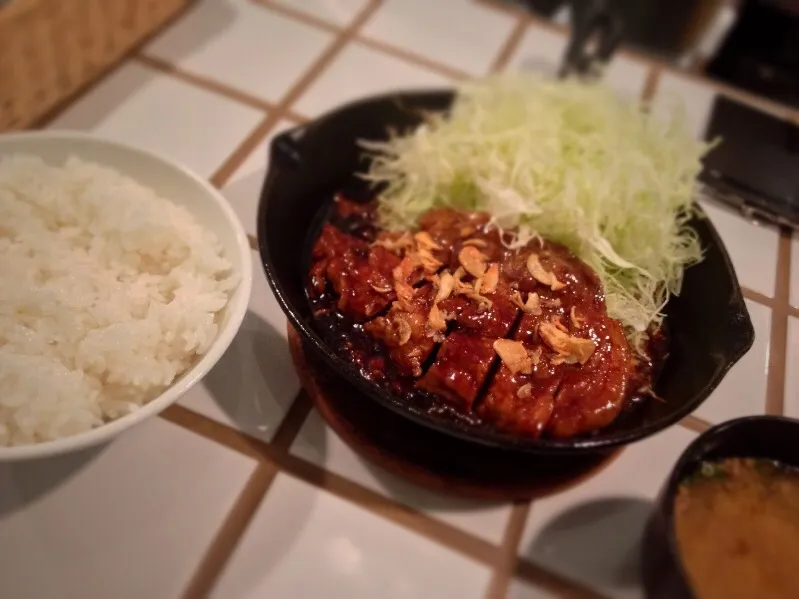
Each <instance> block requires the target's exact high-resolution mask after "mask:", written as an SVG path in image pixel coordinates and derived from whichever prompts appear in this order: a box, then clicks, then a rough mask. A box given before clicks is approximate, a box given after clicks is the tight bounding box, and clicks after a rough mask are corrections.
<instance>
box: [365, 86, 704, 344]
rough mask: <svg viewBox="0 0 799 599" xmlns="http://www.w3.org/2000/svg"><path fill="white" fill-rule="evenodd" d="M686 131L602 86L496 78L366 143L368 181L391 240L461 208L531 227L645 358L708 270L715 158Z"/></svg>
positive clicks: (525, 234)
mask: <svg viewBox="0 0 799 599" xmlns="http://www.w3.org/2000/svg"><path fill="white" fill-rule="evenodd" d="M683 117H684V115H683V113H682V112H681V111H675V112H673V113H672V114H671V115H668V116H667V117H665V118H664V117H662V116H661V117H655V116H652V115H650V114H649V113H648V111H647V110H646V109H645V108H644V107H643V106H641V105H640V104H639V103H637V102H634V101H631V100H625V99H622V98H620V97H618V96H617V95H616V94H615V93H614V92H612V91H610V90H609V89H608V88H606V87H605V86H603V85H602V84H599V83H585V82H578V81H574V80H567V81H555V80H551V79H545V78H543V77H539V76H536V75H531V74H525V75H501V76H493V77H490V78H487V79H484V80H480V81H472V82H469V83H467V84H465V85H463V86H462V87H461V88H460V89H459V90H458V94H457V97H456V100H455V102H454V104H453V107H452V109H451V111H450V113H449V114H448V115H447V116H443V115H428V116H427V118H426V121H425V122H424V124H422V125H421V126H420V127H418V128H417V129H416V130H415V131H414V132H413V133H411V134H409V135H404V136H396V135H394V136H392V137H391V138H390V139H389V140H388V141H363V142H361V143H362V144H363V146H364V147H365V148H366V149H367V150H368V151H370V152H371V153H372V154H373V160H372V162H371V166H370V168H369V170H368V172H367V173H364V174H363V175H362V176H363V177H364V178H366V179H368V180H370V181H372V182H374V183H375V184H382V186H383V187H384V189H383V191H382V192H381V194H380V198H379V208H378V216H379V219H380V221H381V225H382V226H384V227H386V228H388V229H392V230H397V229H408V228H413V226H414V225H415V223H416V221H417V219H418V218H419V216H420V215H422V214H423V213H424V212H426V211H427V210H429V209H431V208H436V207H445V206H449V207H453V208H457V209H462V210H483V211H486V212H488V213H489V214H491V216H492V223H493V225H495V226H496V227H498V228H499V229H501V230H505V229H510V228H516V227H518V229H519V233H518V235H517V236H516V238H515V240H514V244H515V245H517V246H518V245H522V244H525V243H527V242H528V241H529V240H530V239H533V238H535V237H538V236H540V237H543V238H546V239H549V240H552V241H555V242H559V243H562V244H564V245H565V246H567V247H568V248H569V249H571V250H572V251H573V252H574V253H575V254H576V255H577V256H578V257H579V258H581V259H582V260H583V261H585V262H586V263H587V264H588V265H590V266H591V267H592V268H593V269H594V270H595V271H596V272H597V274H598V275H599V277H600V279H601V281H602V283H603V285H604V290H605V298H606V303H607V307H608V312H609V314H610V315H611V317H613V318H616V319H618V320H619V321H621V322H622V323H623V324H624V325H625V327H626V329H627V332H628V337H629V338H630V340H631V342H632V343H633V344H634V346H635V347H637V348H639V349H641V348H642V345H641V342H642V341H643V340H644V339H645V338H646V333H647V331H648V330H651V329H650V327H651V326H652V325H658V324H660V322H662V318H663V314H662V309H663V307H664V305H665V303H666V301H667V300H668V297H669V294H670V293H671V294H675V295H676V294H678V293H679V291H680V287H681V284H682V274H683V270H684V268H685V267H686V266H688V265H690V264H693V263H695V262H697V261H699V260H701V248H700V245H699V240H698V238H697V236H696V233H695V232H694V231H693V230H692V229H691V228H690V227H689V226H688V225H687V221H688V220H689V219H690V217H691V215H692V212H693V211H692V198H693V193H694V185H695V179H696V176H697V174H698V173H699V170H700V159H701V158H702V156H703V155H704V153H705V152H706V151H707V149H708V147H709V146H708V144H705V143H703V142H699V141H696V140H695V139H694V138H693V136H692V135H691V134H690V133H689V131H688V129H687V127H686V126H685V123H684V120H685V119H684V118H683Z"/></svg>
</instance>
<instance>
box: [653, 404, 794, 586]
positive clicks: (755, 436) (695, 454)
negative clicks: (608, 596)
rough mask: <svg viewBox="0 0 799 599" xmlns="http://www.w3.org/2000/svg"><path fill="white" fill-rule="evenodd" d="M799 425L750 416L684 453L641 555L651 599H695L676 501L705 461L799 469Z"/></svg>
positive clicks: (663, 494) (713, 432) (709, 433)
mask: <svg viewBox="0 0 799 599" xmlns="http://www.w3.org/2000/svg"><path fill="white" fill-rule="evenodd" d="M798 438H799V420H793V419H791V418H785V417H782V416H749V417H746V418H738V419H736V420H730V421H728V422H724V423H722V424H719V425H717V426H714V427H713V428H711V429H708V430H707V431H705V432H704V433H703V434H701V435H700V436H699V437H697V439H696V440H694V442H693V443H691V445H689V446H688V448H687V449H686V450H685V451H684V452H683V454H682V455H681V456H680V458H679V460H678V461H677V463H676V465H675V466H674V469H673V470H672V471H671V474H670V475H669V478H668V479H667V480H666V483H665V484H664V486H663V489H662V490H661V492H660V494H659V496H658V499H657V501H656V503H655V508H654V510H653V511H652V514H651V516H650V518H649V521H648V522H647V525H646V528H645V532H644V541H643V547H642V552H641V568H642V576H643V583H644V589H645V590H646V597H647V598H648V599H695V598H696V595H695V594H694V592H693V590H692V589H691V585H690V583H689V579H688V574H687V571H686V569H685V565H684V564H683V562H682V558H681V556H680V551H679V546H678V544H677V535H676V530H675V521H674V500H675V498H676V496H677V491H678V489H679V486H680V483H682V482H683V481H684V480H685V479H686V478H687V477H689V476H690V475H691V474H693V473H694V472H695V471H696V470H697V469H698V468H699V466H700V464H701V463H702V462H704V461H707V460H722V459H725V458H760V459H765V460H773V461H776V462H780V463H782V464H784V465H786V466H793V467H796V468H799V444H798V443H797V442H796V440H797V439H798Z"/></svg>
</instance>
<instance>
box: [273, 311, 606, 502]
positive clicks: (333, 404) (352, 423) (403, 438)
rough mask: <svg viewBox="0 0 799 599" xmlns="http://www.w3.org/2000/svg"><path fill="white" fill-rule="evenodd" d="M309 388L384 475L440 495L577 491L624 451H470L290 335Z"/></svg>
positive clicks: (512, 496) (516, 496)
mask: <svg viewBox="0 0 799 599" xmlns="http://www.w3.org/2000/svg"><path fill="white" fill-rule="evenodd" d="M288 336H289V346H290V348H291V355H292V359H293V361H294V366H295V367H296V369H297V372H298V374H299V377H300V380H301V381H302V385H303V387H304V388H305V390H306V392H307V393H308V395H310V397H311V399H312V400H313V403H314V406H316V409H317V410H319V412H320V414H321V415H322V417H323V418H324V420H325V422H327V424H328V426H330V428H331V429H333V431H334V432H335V433H336V434H337V435H338V436H339V437H341V439H342V440H343V441H344V442H345V443H346V444H347V445H349V446H350V447H351V448H352V449H353V451H355V452H356V453H358V454H360V455H361V456H363V457H365V458H366V459H367V460H369V461H370V462H372V463H373V464H375V465H377V466H379V467H380V468H382V469H383V470H385V471H387V472H389V473H391V474H393V475H395V476H398V477H400V478H403V479H405V480H407V481H410V482H412V483H414V484H416V485H419V486H421V487H425V488H427V489H430V490H432V491H435V492H438V493H445V494H451V495H457V496H459V497H470V498H477V499H490V500H527V499H532V498H536V497H542V496H546V495H550V494H552V493H557V492H560V491H563V490H564V489H567V488H569V487H571V486H574V485H576V484H578V483H580V482H582V481H584V480H586V479H587V478H589V477H590V476H593V475H595V474H596V473H597V472H599V471H600V470H602V469H603V468H604V467H605V466H607V465H608V464H609V463H610V462H611V461H612V460H613V459H615V457H616V456H617V455H618V454H619V453H620V451H621V450H616V451H614V452H610V453H602V454H590V455H586V456H566V457H554V456H535V455H530V454H525V453H521V452H511V451H507V450H502V449H495V448H492V447H486V446H483V445H479V444H476V443H469V442H467V441H463V440H461V439H457V438H455V437H451V436H449V435H445V434H443V433H440V432H438V431H434V430H432V429H429V428H427V427H424V426H422V425H419V424H416V423H415V422H412V421H411V420H408V419H407V418H404V417H403V416H401V415H399V414H396V413H394V412H393V411H391V410H389V409H387V408H385V407H383V406H382V405H380V404H378V403H377V402H376V401H374V400H372V399H370V398H369V397H366V396H365V395H363V394H362V393H361V392H360V391H358V390H357V389H355V388H354V387H353V386H352V385H350V384H349V383H348V382H347V381H345V380H344V379H342V378H341V377H338V376H336V375H335V374H334V373H332V372H331V370H330V369H329V368H328V367H327V365H325V364H323V363H322V362H321V361H320V360H319V359H318V358H317V357H316V356H314V355H313V354H312V353H311V352H306V351H305V349H304V347H303V343H302V339H301V337H300V335H299V334H298V333H297V332H296V331H295V330H294V328H293V327H291V325H289V327H288Z"/></svg>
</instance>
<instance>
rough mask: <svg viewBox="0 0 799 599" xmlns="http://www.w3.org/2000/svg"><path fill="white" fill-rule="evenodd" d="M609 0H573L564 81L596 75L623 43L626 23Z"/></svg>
mask: <svg viewBox="0 0 799 599" xmlns="http://www.w3.org/2000/svg"><path fill="white" fill-rule="evenodd" d="M610 3H611V2H610V0H572V7H571V15H572V34H571V39H570V40H569V44H568V45H567V47H566V53H565V55H564V57H563V63H562V65H561V68H560V73H559V76H560V77H561V78H565V77H568V76H569V75H575V74H576V75H578V76H583V77H592V76H595V75H596V74H597V72H598V70H599V69H600V67H601V66H602V65H604V64H605V63H607V62H608V60H610V58H611V56H612V55H613V52H614V51H615V50H616V48H617V47H618V46H619V44H620V43H621V39H622V34H623V32H624V23H623V22H622V20H621V17H620V16H619V15H618V13H617V12H616V11H615V10H613V8H612V7H611V6H610Z"/></svg>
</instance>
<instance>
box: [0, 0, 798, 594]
mask: <svg viewBox="0 0 799 599" xmlns="http://www.w3.org/2000/svg"><path fill="white" fill-rule="evenodd" d="M353 24H359V27H358V28H355V29H353ZM521 26H522V24H521V21H520V20H519V18H518V17H517V16H515V15H513V14H512V13H510V12H508V11H505V10H499V9H497V8H495V7H492V6H490V4H489V3H488V2H479V1H476V0H440V1H439V0H437V1H436V2H429V1H426V0H385V1H384V2H382V4H381V5H380V6H376V2H374V1H373V0H308V1H306V0H260V1H254V0H202V1H200V2H198V3H197V4H196V5H195V6H194V7H193V8H192V9H191V10H190V11H189V12H187V13H186V14H185V15H184V16H182V17H181V18H180V19H178V21H177V22H176V23H174V24H173V25H172V26H171V27H170V28H169V29H167V30H166V31H165V32H163V33H162V34H161V35H159V36H158V37H157V38H156V39H154V40H153V41H151V42H150V43H149V44H148V45H147V46H146V47H145V48H144V49H142V50H141V54H142V55H143V56H144V57H145V59H144V60H140V59H139V58H138V57H135V56H134V57H132V58H130V59H129V60H127V62H125V63H124V64H122V65H121V66H119V67H118V68H117V69H116V70H115V71H114V72H113V73H111V74H110V75H109V76H107V77H106V78H105V80H103V81H102V82H101V83H100V84H99V85H97V86H95V87H93V88H92V89H91V91H89V92H88V93H86V94H84V95H83V96H82V97H81V98H79V99H78V100H76V101H75V102H74V103H73V104H72V105H71V106H70V107H68V108H67V109H66V110H65V111H64V112H63V113H61V114H60V115H59V116H58V117H57V118H56V119H55V120H54V121H53V122H52V123H51V125H50V126H52V127H57V128H73V129H82V130H87V131H92V132H95V133H97V134H100V135H104V136H107V137H111V138H114V139H118V140H122V141H125V142H129V143H133V144H138V145H142V146H145V147H147V148H150V149H153V150H155V151H157V152H159V153H162V154H164V155H167V156H170V157H172V158H173V159H176V160H178V161H180V162H182V163H185V164H186V165H187V166H189V167H190V168H192V169H193V170H195V171H197V172H199V173H200V174H202V175H204V176H206V177H211V176H212V175H213V176H214V181H215V182H217V183H218V184H219V185H220V186H221V187H222V191H223V193H224V195H225V196H226V197H227V199H228V200H229V201H230V202H231V204H232V206H233V207H234V209H235V211H236V213H237V214H238V215H239V217H240V218H241V220H242V222H243V223H244V226H245V228H246V230H247V232H248V233H249V234H250V235H251V236H253V237H254V236H255V234H256V229H255V222H256V209H257V203H258V195H259V193H260V188H261V184H262V181H263V177H264V173H265V167H266V160H267V154H266V147H267V144H268V141H269V140H270V139H271V138H272V136H274V135H275V134H276V133H278V132H280V131H282V130H284V129H286V128H289V127H291V126H294V125H296V124H298V122H297V119H303V118H311V117H314V116H316V115H318V114H320V113H322V112H324V111H326V110H328V109H330V108H332V107H334V106H336V105H338V104H340V103H342V102H346V101H348V100H350V99H354V98H357V97H360V96H363V95H366V94H371V93H377V92H383V91H387V90H392V89H398V88H403V87H423V86H445V85H450V84H451V83H452V82H453V78H460V77H465V76H474V75H481V74H485V73H486V72H488V71H489V70H490V69H491V68H498V69H536V70H542V71H545V72H550V73H551V72H553V71H554V69H555V68H556V67H557V65H558V62H559V60H560V56H561V54H562V52H563V48H564V45H565V39H564V36H563V34H562V33H560V32H559V31H557V30H556V29H553V28H551V27H548V26H542V25H540V24H532V23H530V24H527V25H525V26H524V28H523V30H522V31H519V27H521ZM514 32H515V33H520V34H521V35H518V36H514V35H513V34H514ZM512 39H515V40H516V43H515V44H514V45H513V46H507V44H508V43H509V41H510V40H512ZM342 42H343V43H342ZM151 65H156V66H157V65H161V66H162V67H163V66H164V65H166V66H168V67H169V68H160V69H155V68H153V67H152V66H151ZM650 69H651V65H650V64H648V63H647V62H646V61H644V60H642V59H640V58H637V57H631V56H629V55H620V56H618V57H617V58H616V59H614V61H613V62H612V63H611V64H610V66H609V68H608V71H607V75H606V76H607V79H608V81H609V84H610V85H611V86H612V87H613V88H614V89H615V90H616V91H617V92H619V93H621V94H624V95H627V96H632V97H638V96H640V95H641V94H642V92H643V91H644V88H645V86H646V82H647V81H648V79H649V77H650ZM308 73H315V76H314V77H313V78H311V77H309V76H308ZM718 93H722V92H720V91H719V90H718V89H717V88H716V87H713V86H710V85H708V84H707V83H704V82H702V81H697V80H696V79H693V78H690V77H685V76H682V75H677V74H673V73H670V72H666V71H664V72H662V73H661V75H660V77H659V83H658V85H657V87H656V93H655V97H654V105H655V109H656V110H663V109H664V106H666V105H667V104H668V102H669V100H670V98H676V99H679V100H680V101H684V102H685V103H686V106H687V118H688V122H689V124H690V126H691V127H692V130H693V131H694V132H695V133H696V134H697V135H702V133H703V132H704V128H705V126H706V124H707V119H708V114H709V111H710V109H711V106H712V103H713V99H714V97H715V96H716V95H717V94H718ZM291 99H293V101H292V102H289V100H291ZM267 117H269V118H270V120H269V122H272V123H274V125H273V126H272V128H271V129H270V130H268V131H265V130H263V123H264V122H265V119H266V118H267ZM254 131H260V133H261V137H260V139H258V140H257V141H258V144H257V147H256V148H255V149H254V150H252V151H251V152H249V154H247V153H244V152H237V148H239V147H240V146H242V144H243V143H244V142H245V140H246V139H248V138H249V136H250V135H251V134H253V132H254ZM251 141H252V140H250V141H249V142H247V143H248V144H249V145H248V146H247V147H252V144H251V143H250V142H251ZM231 156H235V157H239V158H240V160H238V158H236V159H234V160H233V161H232V163H231ZM223 165H226V166H225V168H222V169H221V170H220V168H221V167H222V166H223ZM706 209H707V212H708V214H709V216H710V218H711V219H712V221H713V222H714V223H715V225H716V226H717V228H718V230H719V232H720V234H721V235H722V237H723V238H724V240H725V243H726V245H727V247H728V250H729V252H730V255H731V257H732V260H733V262H734V265H735V268H736V271H737V273H738V277H739V279H740V281H741V284H742V285H743V286H744V288H745V293H746V295H747V297H748V299H747V304H748V306H749V310H750V313H751V316H752V320H753V322H754V325H755V329H756V334H757V338H756V341H755V345H754V347H753V349H752V351H751V352H750V353H749V354H747V356H746V357H745V358H744V359H743V360H741V362H740V363H739V364H738V365H737V366H735V368H734V369H733V371H732V372H731V373H730V375H729V376H728V378H727V379H726V380H725V381H724V383H723V384H722V385H721V386H720V387H719V389H718V390H717V391H716V393H714V395H713V396H712V397H711V398H710V399H709V400H708V401H707V402H706V403H705V404H704V405H703V406H702V407H701V408H700V409H699V410H698V411H697V413H696V414H695V416H696V417H698V418H699V419H701V420H694V422H693V426H694V427H700V428H701V427H702V426H704V425H703V424H702V422H701V421H705V422H706V423H716V422H720V421H722V420H725V419H728V418H732V417H735V416H739V415H744V414H755V413H763V412H764V411H766V406H767V405H768V406H771V409H774V406H777V407H779V405H780V404H783V405H784V410H785V412H786V413H787V414H789V415H792V416H797V417H799V371H797V369H796V367H795V365H796V364H797V363H799V242H797V241H793V243H792V252H791V251H788V252H786V251H785V249H786V247H787V246H781V244H783V243H786V240H781V239H780V234H779V232H778V231H777V230H775V229H773V228H770V227H768V226H757V225H754V224H751V223H749V222H746V221H745V220H743V219H742V218H741V217H740V216H739V215H738V214H736V213H733V212H732V211H729V210H727V209H725V208H723V207H720V206H717V205H712V204H709V205H707V206H706ZM791 253H792V268H791V270H792V275H791V276H790V278H787V279H786V277H788V275H789V273H788V272H787V271H788V269H787V265H786V264H784V263H783V262H780V268H782V270H783V271H784V272H779V271H778V266H777V263H778V256H782V257H783V259H784V256H785V255H787V254H791ZM254 257H256V256H254ZM255 262H256V267H255V283H254V288H253V295H252V301H251V303H250V310H249V313H248V315H247V317H246V319H245V323H244V326H243V327H242V330H241V333H240V334H239V335H238V337H237V339H236V340H235V341H234V342H233V344H232V346H231V348H230V350H229V351H228V353H227V354H226V355H225V357H224V358H223V359H222V360H221V361H220V363H219V364H218V365H217V366H216V368H215V369H214V370H213V371H212V372H211V373H210V374H209V375H208V377H207V378H206V379H205V380H204V382H203V384H201V385H199V386H198V387H196V388H195V389H193V390H192V391H191V392H190V393H189V394H187V395H186V396H185V397H184V398H182V399H181V401H180V403H179V406H178V407H175V408H173V409H171V410H170V411H169V412H168V413H167V414H165V416H166V418H156V419H154V420H153V421H151V422H148V423H146V424H144V425H142V426H141V427H139V428H138V429H136V430H134V431H132V432H130V433H129V434H127V435H125V436H124V437H122V438H121V439H119V440H118V441H117V442H115V443H113V444H112V445H110V446H108V447H105V448H101V449H99V450H96V451H90V452H88V453H85V454H79V455H76V456H70V457H66V458H61V459H55V460H45V461H42V462H38V463H33V464H23V465H16V466H7V465H6V466H0V597H2V598H3V599H29V598H30V599H50V598H56V597H57V598H58V599H64V598H73V597H74V598H80V599H84V598H86V599H88V598H94V597H98V598H99V597H102V598H105V597H114V598H115V599H116V598H120V599H124V598H126V597H130V598H134V597H135V598H141V597H147V598H148V599H160V598H165V599H166V598H174V597H181V596H186V597H204V596H210V597H215V598H220V599H256V598H267V597H268V598H269V599H294V598H299V597H315V596H324V597H331V598H332V599H335V598H338V597H342V598H345V597H346V598H347V599H350V598H353V599H372V598H374V597H387V598H406V597H407V598H413V599H427V598H430V599H439V598H444V597H464V598H468V599H471V598H474V599H478V598H483V597H489V596H490V597H492V598H493V599H497V598H499V597H503V596H504V597H508V598H511V599H545V598H550V597H556V596H563V595H564V594H568V593H569V592H570V589H572V588H573V586H574V585H576V587H579V588H582V589H584V590H585V589H589V590H591V591H593V592H595V593H596V594H598V595H605V596H609V597H639V596H640V594H641V591H640V587H639V582H638V574H637V569H636V556H637V551H638V538H639V536H640V531H641V526H642V522H643V519H644V518H645V517H646V514H647V510H648V509H649V506H650V505H651V501H652V499H653V498H654V496H655V494H656V493H657V490H658V488H659V486H660V484H661V483H662V481H663V479H664V477H665V476H666V473H667V472H668V471H669V469H670V467H671V465H672V464H673V463H674V461H675V459H676V458H677V456H678V455H679V453H680V451H681V450H682V449H683V448H684V447H685V445H686V444H687V443H689V442H690V441H691V439H692V438H694V437H695V435H696V432H695V431H693V430H689V429H688V428H685V427H683V426H676V427H673V428H672V429H669V430H667V431H665V432H663V433H661V434H659V435H657V436H655V437H653V438H651V439H648V440H646V441H643V442H641V443H638V444H636V445H634V446H632V447H630V448H628V449H627V450H626V451H625V452H624V453H623V454H622V455H621V457H620V458H619V459H618V460H616V461H615V462H614V463H613V464H611V465H610V466H609V467H608V468H607V469H605V470H604V471H602V472H600V473H599V474H598V475H596V476H594V477H593V478H591V479H589V480H588V481H585V482H584V483H582V484H581V485H579V486H577V487H575V488H572V489H570V490H568V491H565V492H563V493H560V494H557V495H555V496H552V497H549V498H546V499H542V500H539V501H535V502H533V503H532V505H531V506H530V510H529V515H528V516H527V518H526V520H522V519H521V518H519V517H515V516H514V514H520V513H522V512H518V511H515V510H514V508H513V506H511V505H510V504H502V503H500V504H496V503H494V504H492V503H484V502H477V501H467V500H458V499H452V498H449V497H444V496H440V495H437V494H434V493H431V492H429V491H426V490H422V489H419V488H417V487H414V486H412V485H411V484H409V483H406V482H404V481H401V480H399V479H397V478H395V477H393V476H390V475H388V474H386V473H384V472H382V471H381V470H379V469H377V468H376V467H375V466H372V465H371V464H369V463H368V462H366V461H365V460H363V459H362V458H360V457H359V456H357V455H356V454H355V453H353V451H352V450H350V449H349V447H348V446H347V445H345V444H344V443H343V442H342V441H341V440H340V439H339V438H338V437H337V436H336V435H335V434H334V433H333V432H332V431H331V430H329V429H328V428H327V427H326V425H325V424H324V423H323V421H322V419H321V418H320V416H319V415H318V414H316V413H315V412H312V411H311V412H309V410H308V405H307V399H305V398H303V397H302V396H300V398H299V399H295V398H297V397H298V391H299V388H300V383H299V381H298V380H297V377H296V375H295V374H294V371H293V368H292V366H291V361H290V358H289V355H288V350H287V341H286V328H285V318H284V317H283V315H282V313H281V311H280V309H279V307H278V305H277V303H276V301H275V299H274V297H273V295H272V293H271V291H270V289H269V287H268V285H267V283H266V280H265V278H264V275H263V272H262V270H261V267H260V261H259V260H257V259H256V261H255ZM781 281H782V282H781ZM786 282H787V284H786ZM789 298H790V299H789ZM789 301H790V303H791V304H792V305H793V306H794V308H791V309H789V308H788V307H787V305H788V302H789ZM772 310H773V311H772ZM775 314H776V316H775ZM785 327H788V328H787V339H788V341H787V344H786V346H785V347H780V346H779V345H780V344H779V343H778V341H779V340H781V339H783V338H784V337H785V335H783V334H782V333H783V332H785V330H784V328H785ZM780 360H785V361H786V364H785V365H786V368H781V367H777V368H773V367H774V366H775V365H777V366H781V364H780ZM770 367H771V368H770ZM783 371H784V373H785V377H784V378H785V380H784V385H783V384H780V383H782V382H783V381H781V380H774V381H772V384H771V386H770V387H769V377H772V376H778V375H779V373H780V372H783ZM780 387H782V391H783V397H782V398H779V397H771V398H768V399H769V401H767V397H766V395H767V389H769V388H771V392H772V393H776V394H779V388H780ZM775 390H776V391H775ZM779 399H782V400H783V401H782V402H780V401H779ZM287 415H289V416H288V417H287ZM278 431H280V432H278ZM517 509H518V508H517ZM518 536H520V537H521V540H520V541H519V542H518V543H517V546H516V547H513V546H508V545H507V541H508V539H514V538H517V537H518ZM509 560H510V561H509ZM540 572H544V573H546V574H545V575H541V576H539V575H538V574H536V573H540ZM576 587H575V588H576ZM185 589H191V591H190V592H189V593H188V594H184V593H185ZM578 594H579V592H578Z"/></svg>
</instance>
